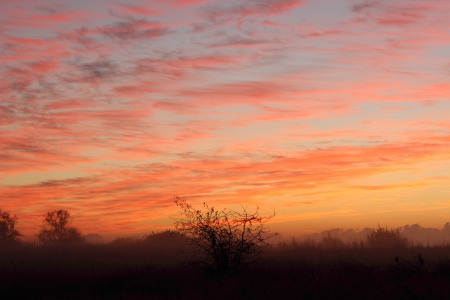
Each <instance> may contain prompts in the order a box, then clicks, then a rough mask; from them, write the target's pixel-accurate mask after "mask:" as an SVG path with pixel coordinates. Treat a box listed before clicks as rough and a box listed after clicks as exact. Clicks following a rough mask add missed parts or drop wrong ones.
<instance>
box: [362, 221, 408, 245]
mask: <svg viewBox="0 0 450 300" xmlns="http://www.w3.org/2000/svg"><path fill="white" fill-rule="evenodd" d="M367 244H368V245H369V246H370V247H373V248H389V247H397V248H406V247H408V246H409V245H410V241H409V240H408V239H407V238H406V237H404V236H402V235H401V233H400V231H399V230H398V229H397V230H394V229H391V230H388V229H387V227H386V228H383V227H381V226H380V225H378V228H376V229H375V228H374V229H373V230H372V232H370V233H369V234H368V235H367Z"/></svg>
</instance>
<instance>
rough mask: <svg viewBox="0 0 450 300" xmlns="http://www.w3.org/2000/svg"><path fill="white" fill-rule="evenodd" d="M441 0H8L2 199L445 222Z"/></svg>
mask: <svg viewBox="0 0 450 300" xmlns="http://www.w3.org/2000/svg"><path fill="white" fill-rule="evenodd" d="M449 14H450V2H449V1H446V0H430V1H417V0H413V1H410V0H408V1H406V0H405V1H402V0H394V1H392V0H389V1H387V0H381V1H364V0H361V1H331V0H319V1H306V0H305V1H303V0H248V1H242V0H241V1H226V2H224V1H208V0H168V1H152V0H127V1H125V0H122V1H111V2H109V1H76V2H72V3H70V4H69V3H64V4H62V2H61V1H56V0H54V1H51V0H42V1H38V0H18V1H14V2H8V3H2V12H0V40H1V43H0V62H1V67H0V74H1V76H2V78H4V80H2V82H0V128H1V129H0V130H1V134H0V144H1V152H0V161H1V164H0V170H1V173H0V179H1V187H0V199H1V200H0V208H1V209H3V210H4V211H8V212H10V213H11V214H13V215H14V214H16V215H17V216H18V218H19V225H18V229H19V231H21V232H22V233H24V234H26V235H27V236H32V235H34V234H35V233H37V231H38V230H39V226H40V225H41V221H42V216H43V215H44V214H45V213H46V212H47V211H49V210H53V209H67V210H68V211H69V212H70V213H71V214H72V215H73V216H74V217H75V221H74V225H76V226H77V227H79V228H80V229H81V230H82V232H83V233H84V234H89V233H99V234H102V235H105V236H112V235H116V236H117V235H120V236H126V235H135V234H143V233H148V232H151V231H158V230H161V229H166V228H173V221H172V220H171V219H170V216H173V215H176V214H177V207H176V206H175V205H174V203H173V195H179V196H180V197H182V198H187V199H189V201H191V202H194V203H198V204H201V203H203V202H207V203H208V204H209V205H210V206H215V207H218V208H223V207H231V208H233V207H238V205H241V204H242V205H247V206H248V208H249V210H252V209H253V208H254V207H255V205H259V207H260V210H261V212H262V213H263V214H270V213H271V212H273V211H274V210H275V211H276V217H275V218H273V220H272V222H271V226H272V227H273V229H274V230H279V231H281V232H283V233H287V234H292V233H294V232H300V231H304V232H313V231H321V230H324V229H329V228H334V227H340V228H364V227H375V226H376V225H377V224H378V223H379V224H382V225H384V224H387V225H388V226H389V227H391V226H392V227H394V228H395V227H398V226H403V225H405V224H415V223H419V224H420V225H422V226H424V227H435V228H441V227H442V226H443V225H444V224H445V223H446V222H448V221H450V200H449V196H450V188H449V186H450V175H449V170H450V118H449V117H448V115H449V112H450V59H449V58H448V53H450V45H449V43H448V40H449V38H450V20H449V19H448V15H449Z"/></svg>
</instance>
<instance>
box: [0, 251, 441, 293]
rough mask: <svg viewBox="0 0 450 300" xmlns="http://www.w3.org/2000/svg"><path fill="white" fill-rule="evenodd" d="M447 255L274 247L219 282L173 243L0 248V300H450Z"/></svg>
mask: <svg viewBox="0 0 450 300" xmlns="http://www.w3.org/2000/svg"><path fill="white" fill-rule="evenodd" d="M419 254H420V257H421V258H422V259H423V264H421V262H420V258H419ZM395 257H398V262H396V259H395ZM449 257H450V247H449V246H439V247H410V248H401V249H395V248H389V249H374V248H368V247H362V246H356V245H354V246H353V247H351V246H346V247H342V246H340V247H337V248H330V247H319V246H318V245H316V246H314V245H306V244H289V245H285V246H276V247H272V248H271V249H270V250H268V251H267V252H266V253H265V255H264V258H263V260H262V261H261V262H260V263H259V264H257V265H253V266H251V267H248V268H246V269H243V270H241V271H239V272H237V273H236V274H233V275H227V276H222V277H218V276H216V274H215V273H214V272H213V271H211V270H207V269H204V268H200V267H196V266H193V265H189V264H185V263H180V261H185V260H187V257H186V255H183V254H177V250H176V247H173V245H170V244H167V245H154V244H149V243H123V244H120V243H116V244H107V245H89V244H87V245H72V246H52V247H43V246H35V245H29V244H21V245H15V246H3V247H0V299H227V300H229V299H446V300H447V299H450V259H449Z"/></svg>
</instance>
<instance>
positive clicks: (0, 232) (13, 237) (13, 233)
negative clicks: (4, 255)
mask: <svg viewBox="0 0 450 300" xmlns="http://www.w3.org/2000/svg"><path fill="white" fill-rule="evenodd" d="M17 223H19V222H18V221H17V217H16V215H14V217H12V216H11V215H10V214H9V212H6V211H2V210H1V209H0V242H14V241H17V238H18V237H19V236H22V234H20V233H19V232H18V231H17V230H16V229H15V228H16V225H17Z"/></svg>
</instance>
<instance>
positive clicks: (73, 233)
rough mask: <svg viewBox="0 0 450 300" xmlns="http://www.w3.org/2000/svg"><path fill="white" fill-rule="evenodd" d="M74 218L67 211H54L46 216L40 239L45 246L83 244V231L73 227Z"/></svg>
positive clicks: (39, 235)
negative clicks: (51, 244) (49, 244)
mask: <svg viewBox="0 0 450 300" xmlns="http://www.w3.org/2000/svg"><path fill="white" fill-rule="evenodd" d="M72 221H73V217H72V216H70V213H69V212H68V211H67V210H53V211H49V212H47V215H44V220H43V223H44V225H43V226H42V229H41V231H40V232H39V234H38V239H39V241H41V242H42V243H44V244H48V243H68V242H71V243H73V242H83V241H84V239H83V237H82V234H81V231H80V230H79V229H78V228H76V227H73V226H70V225H71V224H72Z"/></svg>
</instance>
